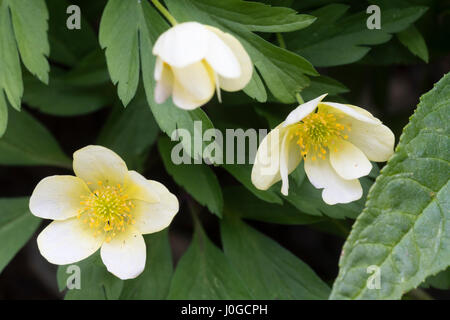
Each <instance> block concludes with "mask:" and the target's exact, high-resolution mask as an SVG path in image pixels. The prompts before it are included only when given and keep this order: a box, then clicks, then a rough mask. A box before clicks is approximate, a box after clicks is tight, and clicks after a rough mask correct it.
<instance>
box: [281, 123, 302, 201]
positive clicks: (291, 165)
mask: <svg viewBox="0 0 450 320" xmlns="http://www.w3.org/2000/svg"><path fill="white" fill-rule="evenodd" d="M301 161H302V155H301V150H300V146H299V145H298V144H297V143H296V140H295V139H294V137H293V135H292V133H290V131H288V132H286V134H285V135H284V137H283V141H282V145H281V157H280V176H281V181H282V185H281V193H282V194H284V195H285V196H287V195H288V192H289V177H288V175H289V174H290V173H291V172H292V171H294V170H295V169H296V168H297V166H298V165H299V163H300V162H301Z"/></svg>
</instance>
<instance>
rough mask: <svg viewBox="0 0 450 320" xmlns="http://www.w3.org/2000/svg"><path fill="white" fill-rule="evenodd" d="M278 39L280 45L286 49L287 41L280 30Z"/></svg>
mask: <svg viewBox="0 0 450 320" xmlns="http://www.w3.org/2000/svg"><path fill="white" fill-rule="evenodd" d="M277 40H278V44H279V45H280V47H281V48H283V49H286V42H285V41H284V38H283V35H282V34H281V33H279V32H277Z"/></svg>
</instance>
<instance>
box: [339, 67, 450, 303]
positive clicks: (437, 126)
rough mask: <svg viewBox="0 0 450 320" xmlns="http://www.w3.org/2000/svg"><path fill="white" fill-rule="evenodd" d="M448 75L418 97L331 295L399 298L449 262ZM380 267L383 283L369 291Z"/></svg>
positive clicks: (345, 251)
mask: <svg viewBox="0 0 450 320" xmlns="http://www.w3.org/2000/svg"><path fill="white" fill-rule="evenodd" d="M449 112H450V74H447V75H446V76H444V78H442V79H441V80H440V81H439V82H438V83H437V84H436V85H435V87H434V88H433V89H432V90H431V91H430V92H428V93H427V94H425V95H423V96H422V97H421V99H420V103H419V106H418V108H417V110H416V112H415V113H414V115H413V116H412V118H411V120H410V122H409V124H408V125H407V126H406V127H405V129H404V131H403V134H402V136H401V138H400V143H399V145H398V146H397V148H396V152H395V154H394V155H393V156H392V157H391V159H390V160H389V161H388V163H387V165H386V166H385V167H384V168H383V170H382V171H381V175H380V176H379V177H378V178H377V180H376V183H375V184H374V186H373V187H372V188H371V190H370V192H369V195H368V201H367V203H366V208H365V209H364V211H363V213H362V214H361V215H360V216H359V217H358V219H357V221H356V223H355V225H354V226H353V230H352V233H351V234H350V236H349V238H348V239H347V241H346V243H345V245H344V248H343V250H342V255H341V260H340V262H339V266H340V271H339V276H338V278H337V279H336V282H335V284H334V287H333V291H332V294H331V298H332V299H343V298H345V299H399V298H401V296H402V294H404V293H405V292H407V291H409V290H411V289H413V288H415V287H417V286H418V285H419V284H420V283H421V282H422V281H424V280H425V279H426V278H427V277H428V276H430V275H433V274H436V273H437V272H439V271H441V270H444V269H446V268H447V267H448V266H449V265H450V251H449V250H448V248H449V246H450V230H449V227H448V226H449V225H450V224H449V223H450V221H449V220H450V205H449V194H450V189H449V178H450V166H449V160H450V139H449V133H450V129H449V125H448V114H449ZM372 265H375V266H378V267H379V268H380V274H381V289H380V290H375V289H374V290H369V289H368V288H367V287H366V281H367V279H368V277H369V275H370V274H368V273H367V267H369V266H372Z"/></svg>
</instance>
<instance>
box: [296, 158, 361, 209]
mask: <svg viewBox="0 0 450 320" xmlns="http://www.w3.org/2000/svg"><path fill="white" fill-rule="evenodd" d="M305 172H306V175H307V176H308V179H309V181H310V182H311V183H312V185H313V186H314V187H316V188H317V189H324V190H323V191H322V199H323V201H324V202H325V203H327V204H329V205H333V204H337V203H349V202H352V201H356V200H358V199H360V198H361V197H362V187H361V184H360V183H359V181H358V179H355V180H344V179H343V178H341V177H340V176H339V175H338V174H337V173H336V172H335V171H334V169H333V168H332V167H331V164H330V162H329V159H328V158H327V159H325V160H323V159H321V158H318V159H316V160H311V158H310V157H308V156H307V157H306V159H305Z"/></svg>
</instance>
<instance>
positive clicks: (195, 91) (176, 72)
mask: <svg viewBox="0 0 450 320" xmlns="http://www.w3.org/2000/svg"><path fill="white" fill-rule="evenodd" d="M172 72H173V76H174V78H175V81H176V83H177V84H178V85H180V86H181V87H183V89H184V90H185V91H187V92H188V93H189V94H190V95H191V96H192V97H193V99H195V100H198V101H205V100H206V101H208V100H209V99H211V98H212V96H213V95H214V89H215V86H214V74H213V73H212V70H211V71H209V70H208V67H207V65H206V64H205V63H204V62H196V63H194V64H191V65H189V66H186V67H184V68H175V67H173V68H172ZM175 90H176V89H175V88H174V91H175ZM174 94H175V92H174Z"/></svg>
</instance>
